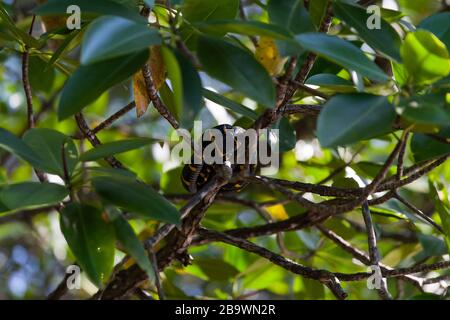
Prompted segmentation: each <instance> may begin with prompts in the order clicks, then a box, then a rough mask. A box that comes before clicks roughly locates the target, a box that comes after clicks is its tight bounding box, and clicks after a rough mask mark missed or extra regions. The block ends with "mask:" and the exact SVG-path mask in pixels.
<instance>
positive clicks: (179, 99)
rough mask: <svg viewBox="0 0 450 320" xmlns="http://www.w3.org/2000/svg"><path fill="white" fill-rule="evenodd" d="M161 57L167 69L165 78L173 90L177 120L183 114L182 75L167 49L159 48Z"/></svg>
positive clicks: (173, 57) (170, 51)
mask: <svg viewBox="0 0 450 320" xmlns="http://www.w3.org/2000/svg"><path fill="white" fill-rule="evenodd" d="M161 55H162V57H163V60H164V65H165V66H166V69H167V77H168V78H169V80H170V84H171V87H172V89H173V100H174V101H173V102H174V103H175V108H176V115H177V118H178V119H179V118H180V115H181V114H182V112H183V75H182V74H181V68H180V65H179V64H178V60H177V58H176V57H175V54H174V53H173V52H172V50H170V49H169V48H167V47H161Z"/></svg>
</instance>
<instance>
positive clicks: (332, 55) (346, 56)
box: [296, 33, 389, 82]
mask: <svg viewBox="0 0 450 320" xmlns="http://www.w3.org/2000/svg"><path fill="white" fill-rule="evenodd" d="M296 39H297V40H298V42H299V43H300V45H302V46H303V47H304V48H305V49H307V50H310V51H312V52H315V53H317V54H318V55H321V56H323V57H325V58H327V59H329V60H331V61H333V62H335V63H337V64H339V65H341V66H342V67H344V68H347V69H349V70H354V71H356V72H358V73H360V74H361V75H362V76H365V77H367V78H369V79H372V80H375V81H380V82H384V81H386V80H388V79H389V78H388V76H387V75H386V74H384V73H383V71H382V70H381V69H380V68H379V67H378V66H377V65H376V64H375V63H374V62H373V61H371V60H369V58H367V57H366V56H365V55H364V53H363V52H362V51H361V50H360V49H359V48H357V47H356V46H354V45H352V44H351V43H349V42H347V41H345V40H342V39H340V38H338V37H336V36H330V35H325V34H322V33H304V34H300V35H298V36H296Z"/></svg>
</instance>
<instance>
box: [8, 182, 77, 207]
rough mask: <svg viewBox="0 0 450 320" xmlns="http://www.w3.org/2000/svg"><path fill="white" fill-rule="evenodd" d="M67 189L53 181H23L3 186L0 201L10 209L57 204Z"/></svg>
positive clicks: (66, 192)
mask: <svg viewBox="0 0 450 320" xmlns="http://www.w3.org/2000/svg"><path fill="white" fill-rule="evenodd" d="M67 195H68V191H67V189H66V188H65V187H64V186H61V185H59V184H54V183H47V182H45V183H39V182H23V183H16V184H10V185H6V186H3V187H2V188H1V190H0V201H1V202H2V203H3V204H4V205H5V206H6V207H8V209H10V210H16V209H25V208H35V207H42V206H48V205H53V204H57V203H58V202H61V201H62V200H64V198H65V197H66V196H67Z"/></svg>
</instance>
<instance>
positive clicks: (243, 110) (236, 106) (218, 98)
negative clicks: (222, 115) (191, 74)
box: [203, 89, 258, 120]
mask: <svg viewBox="0 0 450 320" xmlns="http://www.w3.org/2000/svg"><path fill="white" fill-rule="evenodd" d="M203 96H204V97H205V98H206V99H208V100H211V101H212V102H215V103H217V104H220V105H221V106H223V107H224V108H227V109H229V110H231V111H233V112H236V113H238V114H241V115H243V116H246V117H247V118H249V119H251V120H256V119H257V118H258V114H257V113H256V112H255V111H253V110H252V109H250V108H248V107H246V106H244V105H242V104H240V103H237V102H235V101H233V100H231V99H228V98H227V97H224V96H223V95H221V94H218V93H216V92H214V91H211V90H208V89H203Z"/></svg>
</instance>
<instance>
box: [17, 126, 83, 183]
mask: <svg viewBox="0 0 450 320" xmlns="http://www.w3.org/2000/svg"><path fill="white" fill-rule="evenodd" d="M23 140H24V141H25V143H26V144H27V145H28V146H29V147H30V148H31V149H32V150H33V151H34V152H35V154H36V155H38V156H39V157H40V158H41V159H43V160H42V164H41V165H40V168H41V169H42V170H43V171H45V172H48V173H52V174H57V175H59V176H60V177H64V162H63V156H62V148H63V144H64V153H65V159H66V164H67V171H68V173H69V175H71V174H72V172H73V170H74V169H75V166H76V165H77V162H78V159H77V158H78V151H77V148H76V146H75V143H74V142H73V140H72V139H70V138H69V137H68V136H66V135H65V134H62V133H61V132H59V131H56V130H52V129H45V128H32V129H29V130H28V131H27V132H25V134H24V136H23Z"/></svg>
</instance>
